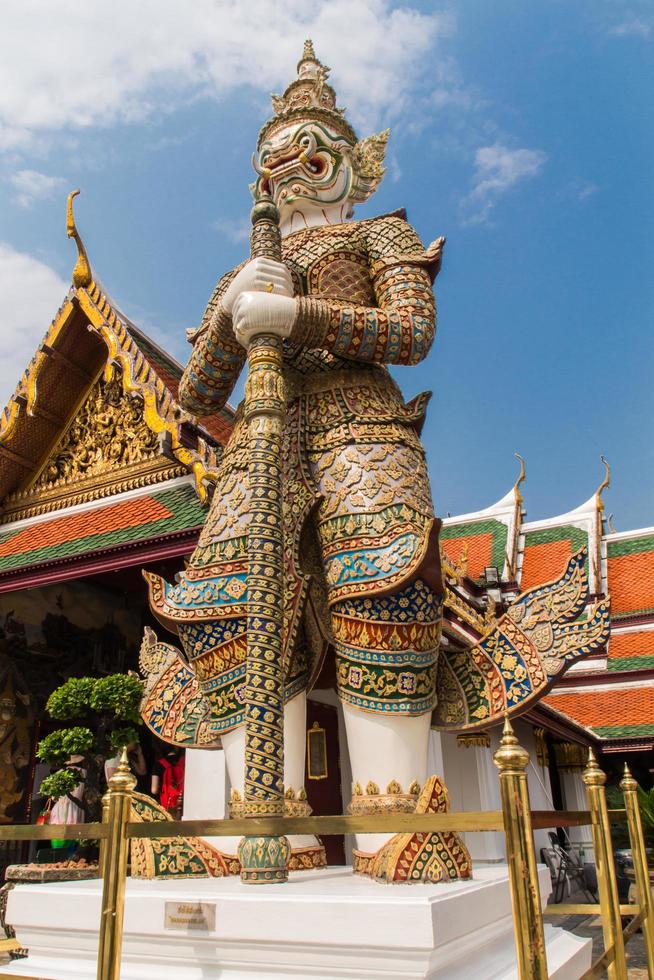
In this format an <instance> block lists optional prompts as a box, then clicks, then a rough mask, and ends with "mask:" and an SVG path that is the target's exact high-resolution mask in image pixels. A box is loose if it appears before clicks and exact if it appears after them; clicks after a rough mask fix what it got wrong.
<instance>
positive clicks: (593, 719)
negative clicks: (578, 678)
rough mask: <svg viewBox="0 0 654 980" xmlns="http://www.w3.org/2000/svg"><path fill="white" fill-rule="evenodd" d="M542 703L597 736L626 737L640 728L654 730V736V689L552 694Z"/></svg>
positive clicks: (630, 688) (626, 688) (635, 688)
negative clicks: (591, 730)
mask: <svg viewBox="0 0 654 980" xmlns="http://www.w3.org/2000/svg"><path fill="white" fill-rule="evenodd" d="M543 703H544V704H547V705H549V706H550V707H551V708H554V709H555V710H556V711H562V712H563V713H564V714H566V715H568V716H569V717H570V718H572V719H573V720H574V721H576V722H578V723H579V724H581V725H584V726H585V727H586V728H593V729H595V730H596V731H597V732H598V734H603V735H606V736H609V735H611V734H615V735H616V736H618V735H619V734H620V730H622V731H623V732H624V734H627V733H628V732H627V730H628V729H632V730H633V729H634V728H637V727H646V728H650V727H651V729H652V731H653V732H654V686H650V687H646V686H644V685H643V686H642V687H637V686H634V687H609V686H607V687H606V688H605V689H603V690H598V689H597V688H595V689H592V690H590V689H587V690H579V691H560V692H552V693H551V694H548V695H547V697H545V698H543ZM610 729H615V733H613V732H611V731H609V730H610ZM631 734H634V732H633V731H632V732H631Z"/></svg>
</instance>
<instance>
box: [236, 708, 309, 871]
mask: <svg viewBox="0 0 654 980" xmlns="http://www.w3.org/2000/svg"><path fill="white" fill-rule="evenodd" d="M306 718H307V695H306V692H305V691H301V692H300V693H299V694H296V696H295V697H294V698H292V699H291V700H290V701H288V702H287V704H286V705H285V707H284V785H285V787H286V788H289V787H291V788H292V789H294V790H295V791H296V792H297V791H298V790H300V789H302V788H303V786H304V756H305V751H306V741H307V732H306V729H307V723H306ZM222 743H223V751H224V752H225V763H226V765H227V773H228V775H229V781H230V783H231V786H232V789H235V790H237V791H238V793H239V794H240V796H241V798H243V794H244V782H245V779H244V770H245V725H241V726H240V727H239V728H235V729H234V730H233V731H231V732H228V733H227V734H226V735H223V736H222ZM239 840H240V837H225V838H223V843H222V845H221V847H220V850H221V851H224V852H225V853H226V854H236V848H237V847H238V842H239ZM289 841H290V843H291V847H293V848H300V847H314V846H316V845H317V844H318V841H317V840H316V838H315V837H313V836H312V835H309V834H302V835H293V836H292V837H289Z"/></svg>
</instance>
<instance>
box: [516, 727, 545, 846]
mask: <svg viewBox="0 0 654 980" xmlns="http://www.w3.org/2000/svg"><path fill="white" fill-rule="evenodd" d="M514 728H515V733H516V735H517V737H518V741H519V742H520V744H521V745H522V746H523V748H525V749H526V750H527V752H528V753H529V765H528V767H527V785H528V787H529V804H530V806H531V809H532V810H554V809H555V806H554V800H553V798H552V784H551V782H550V769H549V766H542V765H540V763H539V761H538V753H537V751H536V736H535V735H534V730H533V728H532V726H531V725H528V724H525V723H524V722H520V721H517V722H515V724H514ZM552 829H553V828H552ZM549 832H550V831H549V830H535V831H534V848H535V850H536V860H537V861H538V862H540V851H541V848H542V847H549V846H550V839H549V836H548V834H549Z"/></svg>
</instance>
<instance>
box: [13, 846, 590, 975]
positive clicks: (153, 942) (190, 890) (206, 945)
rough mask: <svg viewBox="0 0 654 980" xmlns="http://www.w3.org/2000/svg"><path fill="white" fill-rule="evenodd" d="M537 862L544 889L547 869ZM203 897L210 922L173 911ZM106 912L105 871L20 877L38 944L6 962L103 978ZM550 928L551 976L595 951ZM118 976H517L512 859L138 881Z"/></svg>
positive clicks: (29, 936)
mask: <svg viewBox="0 0 654 980" xmlns="http://www.w3.org/2000/svg"><path fill="white" fill-rule="evenodd" d="M539 874H540V886H541V894H542V895H543V896H544V897H546V896H547V895H548V894H549V890H550V879H549V874H548V872H547V871H546V869H545V868H541V869H539ZM200 902H203V903H207V905H208V918H209V920H211V919H212V917H213V916H214V914H215V925H214V926H213V927H212V928H209V929H207V928H205V929H204V930H198V929H197V928H194V929H188V928H186V927H184V928H183V929H182V931H180V930H179V928H177V929H174V928H171V923H170V921H168V923H166V903H176V904H177V903H180V904H182V905H184V904H186V905H187V906H188V905H190V906H193V905H194V904H197V903H200ZM171 908H172V909H173V910H174V908H175V906H172V907H171V906H168V911H169V912H170V911H171ZM187 911H188V910H187ZM99 912H100V882H99V881H84V882H66V883H61V884H49V885H32V884H29V885H18V886H17V887H16V888H15V889H14V890H13V891H12V892H11V893H10V895H9V903H8V910H7V921H8V922H9V923H11V925H13V926H14V927H15V929H16V934H17V937H18V939H19V940H20V941H21V942H22V943H24V944H25V945H26V946H27V947H28V948H29V949H30V956H29V958H28V959H25V960H16V961H14V962H13V963H12V964H11V965H10V966H7V967H3V968H2V969H3V971H4V973H3V975H7V976H12V977H13V976H16V977H20V976H26V977H27V976H30V977H35V976H39V977H43V978H47V980H95V976H96V959H95V958H96V955H97V929H98V919H99ZM545 928H546V942H547V959H548V973H549V977H550V980H577V978H578V977H579V976H581V974H582V973H583V972H584V970H586V969H587V968H588V967H589V966H590V963H591V942H590V940H588V939H580V938H578V937H576V936H573V935H572V934H570V933H567V932H564V931H563V930H562V929H558V928H554V927H552V926H550V925H547V926H546V927H545ZM121 977H122V980H266V978H274V980H291V978H292V980H300V978H304V977H319V978H322V980H332V978H340V977H348V978H364V977H365V978H368V980H373V978H375V980H379V978H383V980H417V978H420V980H431V978H438V980H445V978H448V980H464V978H465V980H469V978H470V977H476V978H478V980H509V978H511V980H513V978H516V977H517V971H516V959H515V950H514V945H513V925H512V918H511V901H510V895H509V886H508V876H507V870H506V866H497V865H493V866H487V867H483V866H482V867H477V868H476V869H475V877H474V880H473V881H468V882H453V883H448V884H440V885H396V886H393V885H381V884H377V883H376V882H374V881H370V880H369V879H366V878H360V877H358V876H354V875H352V873H351V872H350V871H349V869H347V868H328V869H323V870H320V871H313V872H311V871H309V872H296V873H293V874H292V875H291V880H290V881H289V882H288V883H287V884H284V885H265V886H255V885H243V884H241V882H240V880H239V879H238V878H214V879H198V880H185V881H179V882H165V881H155V882H148V881H131V880H130V881H128V887H127V900H126V907H125V931H124V940H123V962H122V973H121Z"/></svg>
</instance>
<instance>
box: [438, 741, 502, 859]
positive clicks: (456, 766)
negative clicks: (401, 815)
mask: <svg viewBox="0 0 654 980" xmlns="http://www.w3.org/2000/svg"><path fill="white" fill-rule="evenodd" d="M440 742H441V749H442V754H443V763H444V767H443V770H442V774H443V776H444V779H445V785H446V786H447V790H448V793H449V796H450V806H451V808H452V810H455V811H456V810H459V811H461V810H499V809H500V795H499V782H498V779H497V770H496V769H495V766H494V765H493V748H492V747H491V748H486V747H485V746H483V745H461V744H459V743H458V742H457V739H456V735H449V734H447V733H443V734H441V737H440ZM491 744H492V743H491ZM461 836H462V837H463V839H464V840H465V843H466V846H467V848H468V850H469V851H470V856H471V857H472V859H473V862H474V861H484V862H487V861H493V862H496V861H503V860H504V837H503V834H501V833H499V832H498V831H492V832H488V833H486V832H483V833H481V832H479V833H468V834H462V835H461Z"/></svg>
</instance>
